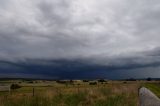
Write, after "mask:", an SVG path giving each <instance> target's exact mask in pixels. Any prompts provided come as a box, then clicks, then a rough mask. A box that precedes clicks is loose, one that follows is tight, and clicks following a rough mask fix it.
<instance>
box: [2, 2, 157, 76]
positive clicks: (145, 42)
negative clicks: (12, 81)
mask: <svg viewBox="0 0 160 106" xmlns="http://www.w3.org/2000/svg"><path fill="white" fill-rule="evenodd" d="M159 33H160V1H159V0H99V1H98V0H0V77H6V76H8V77H17V76H18V77H28V76H33V77H46V78H72V77H73V76H74V78H87V76H88V75H91V76H92V78H97V77H105V78H111V79H112V78H113V79H114V78H115V79H116V78H130V77H134V78H142V77H143V78H144V77H160V70H159V69H160V42H159V41H160V35H159ZM15 64H16V65H15ZM22 64H23V65H22ZM37 64H38V66H40V67H42V66H43V68H44V67H45V68H44V69H43V68H42V69H37V68H36V69H35V68H33V67H36V66H37ZM55 64H56V65H55ZM57 64H58V65H57ZM71 64H72V65H71ZM60 66H61V67H60ZM63 66H64V67H63ZM77 66H78V67H77ZM13 67H14V68H13ZM15 67H16V68H15ZM28 67H32V68H28ZM57 67H58V68H57ZM66 67H69V68H66ZM11 69H12V70H11ZM8 70H10V71H8ZM24 70H25V71H24ZM35 70H36V71H35ZM48 70H49V71H48ZM51 73H52V74H51Z"/></svg>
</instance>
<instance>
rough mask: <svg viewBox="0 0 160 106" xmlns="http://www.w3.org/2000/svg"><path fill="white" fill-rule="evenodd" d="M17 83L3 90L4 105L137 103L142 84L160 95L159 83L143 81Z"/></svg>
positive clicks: (115, 105) (106, 105) (0, 101)
mask: <svg viewBox="0 0 160 106" xmlns="http://www.w3.org/2000/svg"><path fill="white" fill-rule="evenodd" d="M2 83H3V84H4V82H2ZM9 83H13V82H12V81H11V82H9V81H8V82H7V84H9ZM14 83H18V84H19V85H21V86H22V87H21V88H19V89H16V90H11V92H10V93H9V92H0V106H137V105H138V103H139V101H138V88H139V87H140V86H141V85H144V86H146V87H148V88H149V89H151V90H153V91H154V92H156V94H157V95H159V96H160V90H159V85H158V83H157V85H156V84H152V83H151V84H148V83H147V84H141V82H137V81H132V82H129V81H128V82H123V81H108V82H107V83H103V84H102V83H97V84H96V85H90V84H89V82H82V81H78V82H74V83H72V84H60V83H57V82H55V81H46V82H43V81H37V82H32V83H30V82H19V81H17V82H14ZM33 88H34V96H33Z"/></svg>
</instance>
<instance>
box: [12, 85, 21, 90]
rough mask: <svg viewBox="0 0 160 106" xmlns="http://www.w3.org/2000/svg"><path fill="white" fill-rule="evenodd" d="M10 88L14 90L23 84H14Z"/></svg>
mask: <svg viewBox="0 0 160 106" xmlns="http://www.w3.org/2000/svg"><path fill="white" fill-rule="evenodd" d="M10 88H11V89H12V90H14V89H18V88H21V86H20V85H18V84H12V85H11V86H10Z"/></svg>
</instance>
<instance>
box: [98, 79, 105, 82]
mask: <svg viewBox="0 0 160 106" xmlns="http://www.w3.org/2000/svg"><path fill="white" fill-rule="evenodd" d="M98 82H106V81H105V80H104V79H99V80H98Z"/></svg>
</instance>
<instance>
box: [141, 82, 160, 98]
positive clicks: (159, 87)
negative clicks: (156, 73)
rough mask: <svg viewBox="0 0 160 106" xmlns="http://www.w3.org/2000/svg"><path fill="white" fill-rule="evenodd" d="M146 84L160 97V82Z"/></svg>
mask: <svg viewBox="0 0 160 106" xmlns="http://www.w3.org/2000/svg"><path fill="white" fill-rule="evenodd" d="M144 86H145V87H146V88H148V89H150V90H151V91H152V92H154V93H155V94H156V95H157V96H158V97H160V84H159V83H146V84H144Z"/></svg>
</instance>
